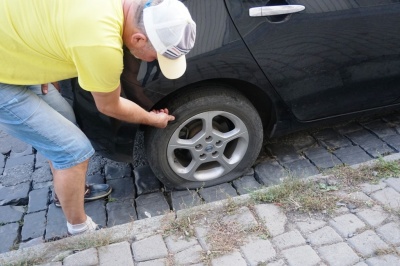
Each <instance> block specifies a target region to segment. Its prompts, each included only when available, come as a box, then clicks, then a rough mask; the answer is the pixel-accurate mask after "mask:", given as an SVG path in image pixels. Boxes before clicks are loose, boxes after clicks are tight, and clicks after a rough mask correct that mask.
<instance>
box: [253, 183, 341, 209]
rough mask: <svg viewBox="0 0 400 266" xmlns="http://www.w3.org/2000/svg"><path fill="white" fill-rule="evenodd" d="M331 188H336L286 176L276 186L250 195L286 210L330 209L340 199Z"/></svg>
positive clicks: (258, 200) (256, 199) (259, 200)
mask: <svg viewBox="0 0 400 266" xmlns="http://www.w3.org/2000/svg"><path fill="white" fill-rule="evenodd" d="M332 190H336V189H335V188H334V187H333V186H329V185H325V184H324V183H318V182H316V181H312V180H304V179H294V178H287V179H285V180H284V181H283V182H282V184H280V185H278V186H274V187H271V188H269V189H267V190H262V191H256V192H254V193H252V194H251V197H252V198H253V199H254V200H255V201H257V202H266V203H275V204H276V205H278V206H281V207H283V208H284V209H285V210H287V211H302V212H317V211H332V210H333V209H334V208H335V207H336V202H338V201H339V200H340V198H339V197H338V196H337V195H335V194H334V193H331V191H332Z"/></svg>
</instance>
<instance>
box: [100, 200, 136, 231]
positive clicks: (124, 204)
mask: <svg viewBox="0 0 400 266" xmlns="http://www.w3.org/2000/svg"><path fill="white" fill-rule="evenodd" d="M106 209H107V226H108V227H111V226H114V225H119V224H125V223H130V222H132V221H135V220H137V219H138V218H137V214H136V208H135V202H134V200H133V199H129V200H125V201H117V202H108V203H107V205H106Z"/></svg>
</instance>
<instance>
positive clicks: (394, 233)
mask: <svg viewBox="0 0 400 266" xmlns="http://www.w3.org/2000/svg"><path fill="white" fill-rule="evenodd" d="M376 232H377V233H378V234H379V235H380V236H381V237H382V238H383V239H384V240H386V242H388V243H390V244H392V245H396V246H398V245H399V244H400V225H399V223H394V222H391V223H388V224H385V225H382V226H381V227H379V228H378V229H377V230H376Z"/></svg>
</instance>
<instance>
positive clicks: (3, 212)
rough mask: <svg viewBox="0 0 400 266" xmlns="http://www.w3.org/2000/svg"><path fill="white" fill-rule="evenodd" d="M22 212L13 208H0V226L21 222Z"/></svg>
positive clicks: (7, 206)
mask: <svg viewBox="0 0 400 266" xmlns="http://www.w3.org/2000/svg"><path fill="white" fill-rule="evenodd" d="M23 215H24V210H21V209H19V208H18V207H15V206H9V205H6V206H0V224H8V223H14V222H18V221H21V220H22V216H23Z"/></svg>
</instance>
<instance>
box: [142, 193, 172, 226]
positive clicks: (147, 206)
mask: <svg viewBox="0 0 400 266" xmlns="http://www.w3.org/2000/svg"><path fill="white" fill-rule="evenodd" d="M135 201H136V211H137V215H138V219H139V220H140V219H145V218H150V217H154V216H158V215H163V214H165V213H166V212H169V211H170V208H169V205H168V202H167V200H166V199H165V197H164V194H163V193H162V192H157V193H151V194H144V195H140V196H139V197H137V198H136V199H135Z"/></svg>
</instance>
